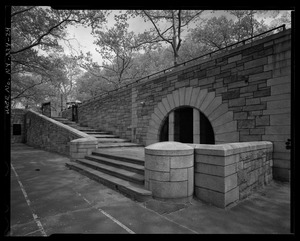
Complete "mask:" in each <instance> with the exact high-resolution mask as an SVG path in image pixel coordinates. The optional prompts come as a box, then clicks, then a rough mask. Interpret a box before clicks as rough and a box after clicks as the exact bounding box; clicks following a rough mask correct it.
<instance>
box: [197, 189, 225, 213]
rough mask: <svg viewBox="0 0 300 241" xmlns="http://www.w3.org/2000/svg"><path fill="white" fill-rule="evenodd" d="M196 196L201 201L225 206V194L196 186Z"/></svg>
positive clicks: (220, 206) (221, 206)
mask: <svg viewBox="0 0 300 241" xmlns="http://www.w3.org/2000/svg"><path fill="white" fill-rule="evenodd" d="M195 196H196V197H197V198H198V199H200V200H201V201H204V202H207V203H211V204H213V205H215V206H217V207H219V208H225V207H226V206H225V194H224V193H220V192H216V191H213V190H209V189H206V188H201V187H197V186H195Z"/></svg>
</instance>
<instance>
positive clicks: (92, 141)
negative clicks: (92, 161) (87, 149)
mask: <svg viewBox="0 0 300 241" xmlns="http://www.w3.org/2000/svg"><path fill="white" fill-rule="evenodd" d="M70 143H71V144H72V145H81V144H84V145H98V140H97V138H95V137H93V136H88V137H83V138H79V139H74V140H72V141H70Z"/></svg>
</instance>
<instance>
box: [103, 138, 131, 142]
mask: <svg viewBox="0 0 300 241" xmlns="http://www.w3.org/2000/svg"><path fill="white" fill-rule="evenodd" d="M129 141H130V140H127V139H121V138H101V139H98V143H120V142H121V143H122V142H129Z"/></svg>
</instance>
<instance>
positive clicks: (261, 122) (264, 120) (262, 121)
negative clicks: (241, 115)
mask: <svg viewBox="0 0 300 241" xmlns="http://www.w3.org/2000/svg"><path fill="white" fill-rule="evenodd" d="M269 124H270V116H268V115H267V116H256V118H255V125H256V126H267V125H269Z"/></svg>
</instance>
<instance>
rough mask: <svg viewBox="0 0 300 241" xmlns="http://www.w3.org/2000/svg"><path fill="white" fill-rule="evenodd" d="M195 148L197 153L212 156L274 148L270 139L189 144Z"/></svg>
mask: <svg viewBox="0 0 300 241" xmlns="http://www.w3.org/2000/svg"><path fill="white" fill-rule="evenodd" d="M188 145H189V146H191V147H193V148H194V149H195V153H196V154H202V155H212V156H230V155H234V154H238V153H242V152H248V151H253V150H260V149H265V148H270V149H272V148H273V144H272V142H270V141H253V142H237V143H226V144H217V145H208V144H188Z"/></svg>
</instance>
